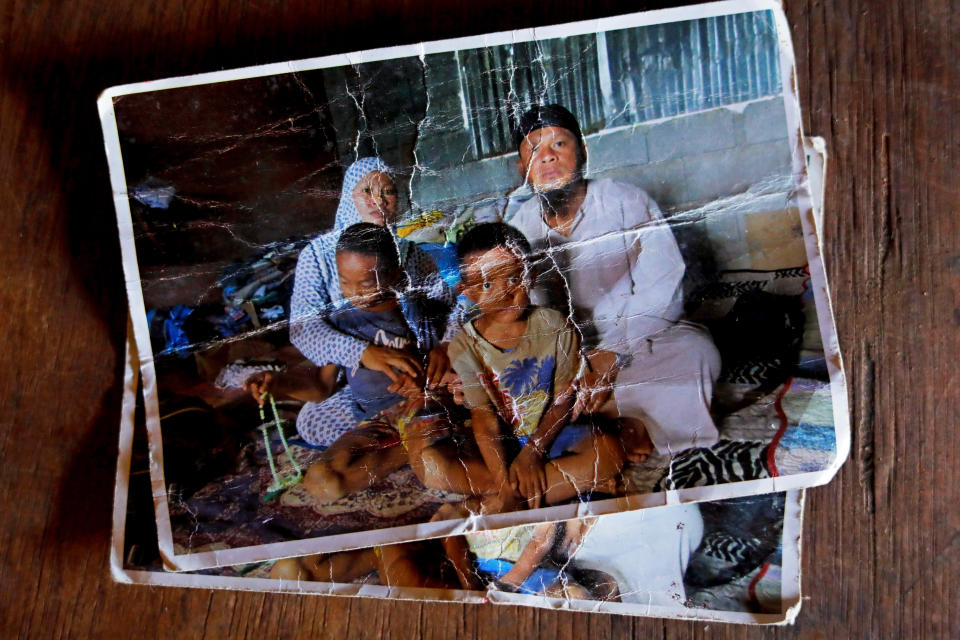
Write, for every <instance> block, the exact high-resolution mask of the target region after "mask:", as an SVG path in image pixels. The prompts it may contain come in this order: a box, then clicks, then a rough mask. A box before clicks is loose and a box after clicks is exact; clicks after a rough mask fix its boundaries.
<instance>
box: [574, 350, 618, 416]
mask: <svg viewBox="0 0 960 640" xmlns="http://www.w3.org/2000/svg"><path fill="white" fill-rule="evenodd" d="M587 361H588V362H589V364H590V369H589V370H588V371H587V372H586V373H584V374H583V375H582V376H581V377H580V378H578V379H577V380H576V381H575V382H574V385H575V386H576V391H577V401H576V402H575V403H574V405H573V414H572V416H571V417H570V419H571V420H576V419H577V418H579V417H580V416H581V415H583V414H590V413H596V412H598V411H600V409H601V408H602V407H603V405H605V404H606V403H607V401H608V400H609V399H610V395H611V394H612V393H613V383H614V381H615V380H616V379H617V373H618V370H617V366H616V362H617V354H615V353H613V352H612V351H606V350H603V349H595V350H594V351H591V352H590V353H589V354H588V355H587Z"/></svg>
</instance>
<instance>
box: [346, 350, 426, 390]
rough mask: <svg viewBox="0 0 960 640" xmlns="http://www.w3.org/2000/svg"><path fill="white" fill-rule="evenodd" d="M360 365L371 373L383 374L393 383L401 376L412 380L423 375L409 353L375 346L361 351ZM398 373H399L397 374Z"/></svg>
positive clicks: (415, 360) (418, 364) (421, 369)
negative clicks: (403, 375)
mask: <svg viewBox="0 0 960 640" xmlns="http://www.w3.org/2000/svg"><path fill="white" fill-rule="evenodd" d="M360 364H362V365H363V366H365V367H366V368H367V369H370V370H372V371H379V372H381V373H385V374H386V375H387V377H388V378H390V379H391V380H392V381H393V382H398V381H399V379H400V375H402V374H406V375H408V376H410V377H412V378H419V377H420V376H422V375H423V367H422V366H420V363H419V362H417V359H416V358H414V357H413V356H411V355H410V354H409V353H406V352H404V351H400V350H399V349H391V348H390V347H381V346H379V345H375V344H370V345H368V346H367V348H366V349H364V350H363V355H362V356H360ZM398 371H399V372H400V373H397V372H398Z"/></svg>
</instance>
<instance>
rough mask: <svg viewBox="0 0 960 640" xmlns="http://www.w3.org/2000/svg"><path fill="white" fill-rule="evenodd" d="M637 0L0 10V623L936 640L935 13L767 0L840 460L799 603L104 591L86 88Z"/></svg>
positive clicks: (943, 213)
mask: <svg viewBox="0 0 960 640" xmlns="http://www.w3.org/2000/svg"><path fill="white" fill-rule="evenodd" d="M660 6H666V5H665V4H663V3H661V4H654V3H644V2H641V3H617V2H612V1H599V2H597V1H593V2H586V1H584V0H570V1H566V2H560V3H544V2H537V1H532V0H513V2H510V3H501V2H499V1H494V0H474V1H473V2H463V1H461V0H448V1H446V2H441V1H437V0H424V1H421V2H415V1H412V0H411V1H409V2H403V1H396V0H379V1H376V2H371V1H369V0H326V1H325V2H299V1H291V2H272V1H266V0H261V1H233V2H230V1H222V2H215V1H213V0H194V1H193V2H172V1H171V2H153V1H150V0H144V1H141V2H137V3H123V2H113V1H104V2H91V1H90V0H77V1H75V2H71V3H65V2H48V3H41V2H17V1H13V2H11V1H9V0H8V1H5V2H3V3H0V77H2V83H3V84H2V89H0V154H2V156H0V212H2V223H3V226H2V229H3V231H2V240H3V249H2V251H0V265H2V271H0V277H2V280H0V282H2V286H0V303H2V304H0V328H2V332H0V335H3V336H4V338H3V349H2V351H0V389H2V393H0V460H2V462H0V478H2V480H0V496H2V504H3V510H2V515H0V518H2V525H0V567H2V569H0V571H2V573H0V585H2V601H0V635H2V636H4V637H37V638H61V637H63V638H68V637H69V638H88V637H120V638H126V637H143V638H153V637H158V638H178V639H179V638H194V637H210V638H214V637H218V638H219V637H231V638H273V637H283V638H294V637H297V638H301V637H302V638H308V637H310V638H338V639H339V638H353V637H390V638H409V637H420V636H422V637H427V638H450V637H454V636H462V637H466V638H498V639H501V638H532V637H538V636H541V637H545V638H566V637H588V638H615V637H616V638H620V637H636V638H660V637H663V638H745V637H784V638H828V639H830V640H833V639H837V638H847V637H857V638H864V637H872V638H924V637H929V638H950V637H957V635H958V632H960V625H958V624H956V623H955V622H954V621H955V618H956V614H954V613H953V610H952V607H951V605H952V604H953V603H954V602H955V598H956V597H960V588H958V580H957V578H956V576H957V574H958V570H960V567H958V560H960V511H958V509H957V508H956V505H957V504H958V502H960V470H958V471H954V469H955V465H956V464H957V463H958V456H957V448H958V443H960V437H958V436H957V427H958V425H960V402H958V392H957V387H956V386H955V385H956V384H957V383H958V382H960V380H958V367H957V365H956V361H957V354H958V353H960V344H958V342H960V341H958V337H957V336H958V328H960V207H958V204H960V197H958V195H960V193H958V191H960V182H958V180H957V178H956V168H957V167H960V139H958V133H957V127H958V124H960V119H958V104H957V103H958V98H957V95H958V94H957V88H958V87H960V77H958V76H960V65H958V64H957V58H958V55H957V54H958V46H957V44H956V42H957V33H960V20H958V17H957V12H956V9H957V6H956V4H955V3H951V2H949V1H948V0H927V1H915V2H909V3H898V2H892V1H877V2H859V3H857V2H849V1H845V0H844V1H841V0H837V1H829V2H828V1H824V0H818V1H815V2H801V1H799V0H797V1H792V0H791V1H790V2H788V4H787V7H786V9H787V14H788V17H789V20H790V24H791V26H792V30H793V37H794V43H795V47H796V52H797V59H798V68H797V71H798V80H799V85H800V95H801V99H802V106H803V109H804V128H805V131H806V132H807V133H811V134H818V135H822V136H824V137H825V138H826V139H827V144H828V148H829V150H830V154H831V160H830V170H829V175H828V181H827V200H826V203H827V204H826V210H827V216H826V220H827V221H826V228H825V244H826V247H825V250H826V255H825V259H826V264H827V269H828V272H829V277H830V278H831V289H832V293H833V299H834V303H835V306H836V315H837V322H838V329H839V335H840V341H841V344H842V347H843V350H844V357H845V360H846V365H847V370H848V378H849V383H850V384H849V386H850V401H851V408H852V412H853V416H852V417H853V428H854V436H853V451H852V454H851V458H850V460H849V461H848V462H847V464H846V465H845V466H844V468H843V469H842V471H841V472H840V474H839V475H838V477H837V478H836V479H835V480H834V482H833V483H831V484H830V485H829V486H826V487H823V488H819V489H815V490H813V491H811V492H810V493H809V496H808V502H807V513H806V517H807V522H806V525H807V526H806V529H805V532H804V536H805V538H804V545H803V547H804V548H803V553H804V557H803V571H804V579H803V583H804V585H803V586H804V591H805V593H806V600H805V603H804V606H803V611H802V612H801V614H800V617H799V619H798V622H797V624H796V625H795V626H794V627H792V628H783V629H774V628H768V629H756V628H747V627H740V626H731V625H723V624H717V623H711V624H703V623H692V622H672V621H661V620H650V619H639V618H628V617H622V616H609V615H588V614H576V613H569V612H555V611H539V610H530V609H525V608H518V607H508V606H503V607H493V606H463V605H458V604H416V603H396V602H383V601H377V600H367V599H341V598H327V597H302V596H295V595H278V594H238V593H231V592H213V591H203V590H187V589H169V588H148V587H134V586H124V585H118V584H114V583H113V582H111V580H110V577H109V575H108V569H107V557H108V556H107V553H108V540H109V526H110V507H111V499H112V492H113V473H114V467H115V459H116V458H115V456H116V439H117V423H118V414H119V401H120V397H119V389H120V382H121V367H122V349H123V338H124V322H125V314H126V310H125V298H124V293H123V291H124V289H123V277H122V274H121V270H120V259H119V258H120V254H119V246H118V242H117V235H116V222H115V217H114V210H113V205H112V202H111V194H110V187H109V182H108V176H107V167H106V161H105V159H104V154H103V146H102V139H101V134H100V128H99V125H98V120H97V113H96V108H95V100H96V97H97V94H98V93H99V92H100V91H101V90H102V89H104V88H105V87H107V86H110V85H114V84H119V83H124V82H133V81H139V80H147V79H153V78H158V77H165V76H171V75H184V74H190V73H194V72H200V71H210V70H216V69H221V68H229V67H236V66H242V65H252V64H260V63H267V62H276V61H281V60H286V59H291V58H302V57H310V56H318V55H324V54H331V53H340V52H345V51H353V50H356V49H358V48H372V47H381V46H386V45H395V44H407V43H411V42H417V41H421V40H432V39H439V38H449V37H455V36H463V35H471V34H478V33H485V32H489V31H498V30H505V29H512V28H518V27H529V26H536V25H542V24H554V23H560V22H567V21H572V20H581V19H586V18H594V17H600V16H607V15H615V14H618V13H626V12H629V11H636V10H640V9H646V8H655V7H660Z"/></svg>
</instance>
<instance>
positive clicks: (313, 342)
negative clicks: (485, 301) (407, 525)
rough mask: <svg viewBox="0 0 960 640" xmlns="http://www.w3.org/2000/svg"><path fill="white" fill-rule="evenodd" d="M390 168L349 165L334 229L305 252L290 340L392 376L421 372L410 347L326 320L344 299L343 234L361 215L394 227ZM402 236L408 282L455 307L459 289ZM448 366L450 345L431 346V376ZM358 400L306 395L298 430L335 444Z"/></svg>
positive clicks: (367, 162)
mask: <svg viewBox="0 0 960 640" xmlns="http://www.w3.org/2000/svg"><path fill="white" fill-rule="evenodd" d="M390 173H391V171H390V169H389V167H387V166H386V165H385V164H384V163H383V162H381V161H380V160H379V159H378V158H360V159H359V160H357V161H356V162H354V163H353V164H352V165H350V167H349V168H348V169H347V172H346V175H345V176H344V179H343V188H342V189H341V192H340V204H339V206H338V207H337V215H336V220H335V222H334V226H333V230H332V231H329V232H327V233H324V234H322V235H320V236H318V237H316V238H314V239H313V240H312V241H311V242H310V244H309V245H307V246H306V247H304V249H303V251H301V252H300V258H299V259H298V261H297V272H296V279H295V281H294V287H293V297H292V298H291V301H290V342H292V343H293V344H294V346H296V347H297V348H298V349H299V350H300V352H301V353H303V355H304V356H306V357H307V358H308V359H309V360H310V361H312V362H313V363H314V364H316V365H318V366H324V365H327V364H331V363H332V364H337V365H340V366H341V367H345V368H348V369H355V368H357V367H359V366H360V365H363V366H364V367H366V368H368V369H372V370H374V371H381V372H383V373H385V374H387V375H388V376H390V377H391V378H395V375H396V374H395V371H402V372H407V373H413V371H411V369H412V370H415V371H416V373H420V372H421V368H422V366H421V364H420V363H419V362H418V361H416V360H415V359H413V358H412V357H411V356H410V355H408V354H406V353H405V352H402V351H399V350H397V349H392V348H390V347H386V346H380V345H375V344H373V343H371V342H367V341H365V340H361V339H358V338H355V337H353V336H349V335H346V334H344V333H341V332H340V331H338V330H337V329H336V328H334V327H333V326H332V325H331V324H330V323H328V322H327V321H326V320H325V316H326V315H327V314H329V313H330V312H331V311H333V310H334V309H337V308H338V307H340V306H342V305H343V304H344V303H345V302H346V301H345V299H344V296H343V293H342V292H341V290H340V282H339V276H338V274H337V261H336V246H337V241H338V240H339V239H340V234H341V233H342V232H343V231H344V230H345V229H346V228H348V227H350V226H352V225H354V224H357V223H359V222H371V223H373V224H377V225H381V226H386V227H388V228H390V227H391V224H392V223H393V221H394V219H395V217H396V214H397V205H398V193H397V188H396V185H395V184H394V182H393V179H392V178H391V177H390ZM395 237H396V236H395ZM396 240H397V248H398V249H399V253H400V260H401V265H402V267H403V270H404V271H405V272H406V274H407V277H408V279H409V286H411V287H414V288H416V289H418V290H419V292H420V293H421V294H423V295H426V296H427V297H429V298H433V299H435V300H438V301H440V302H443V303H444V304H445V305H446V306H448V307H450V308H452V307H453V306H454V304H455V302H456V296H455V294H454V293H453V291H452V290H451V289H450V287H448V286H447V284H446V283H445V282H444V281H443V278H441V277H440V274H439V272H438V270H437V267H436V265H435V264H434V262H433V260H431V259H430V257H429V256H428V255H427V254H426V252H425V251H423V250H422V249H420V248H419V247H417V246H416V245H415V244H413V243H412V242H408V241H407V240H404V239H402V238H396ZM450 324H451V325H453V326H454V327H455V325H456V323H455V322H452V323H450ZM435 351H437V350H435ZM448 367H449V361H448V360H447V359H446V355H445V352H443V353H434V352H431V357H430V362H429V363H428V365H427V371H426V374H427V383H428V384H432V383H435V382H438V381H439V379H440V377H441V376H442V375H443V374H444V373H445V372H446V370H447V369H448ZM355 404H356V402H355V401H354V398H353V396H352V395H351V393H350V389H349V388H344V389H342V390H340V391H338V392H337V393H335V394H334V395H332V396H331V397H330V398H328V399H327V400H325V401H323V402H321V403H316V402H308V403H307V404H305V405H304V407H303V409H302V410H301V411H300V415H299V416H298V417H297V431H298V432H299V433H300V436H301V437H302V438H303V439H304V440H306V441H307V442H309V443H311V444H314V445H323V446H326V445H329V444H331V443H332V442H333V441H334V440H336V439H337V438H338V437H339V436H340V435H341V434H343V433H344V432H345V431H347V430H349V429H350V428H352V427H354V426H355V425H356V424H357V417H356V414H355Z"/></svg>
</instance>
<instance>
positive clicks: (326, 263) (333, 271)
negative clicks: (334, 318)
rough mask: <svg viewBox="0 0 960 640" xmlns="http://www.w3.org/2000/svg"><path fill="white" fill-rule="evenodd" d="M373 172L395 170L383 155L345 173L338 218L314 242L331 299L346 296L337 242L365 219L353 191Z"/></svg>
mask: <svg viewBox="0 0 960 640" xmlns="http://www.w3.org/2000/svg"><path fill="white" fill-rule="evenodd" d="M373 171H382V172H383V173H387V174H389V173H391V170H390V167H388V166H387V165H386V164H384V163H383V161H382V160H380V158H360V159H359V160H357V161H356V162H354V163H353V164H351V165H350V166H349V167H347V172H346V174H344V176H343V187H342V188H341V189H340V204H339V205H337V217H336V219H335V220H334V223H333V229H332V230H330V231H328V232H327V233H324V234H323V235H321V236H319V237H317V238H314V240H313V242H311V245H312V246H313V250H314V251H315V252H316V254H317V258H318V262H319V263H320V265H321V270H322V271H324V272H325V273H324V274H323V276H324V278H323V279H324V280H325V281H326V284H327V291H328V293H329V296H330V301H331V302H339V301H340V300H342V299H343V295H342V294H341V292H340V282H339V280H338V278H337V257H336V254H337V242H338V241H339V240H340V234H341V233H343V231H344V230H345V229H347V228H348V227H350V226H353V225H355V224H357V223H358V222H363V220H361V219H360V212H359V211H357V206H356V205H355V204H354V202H353V190H354V189H355V188H356V186H357V183H359V182H360V181H361V180H363V178H364V177H365V176H366V175H367V174H368V173H371V172H373Z"/></svg>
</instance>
